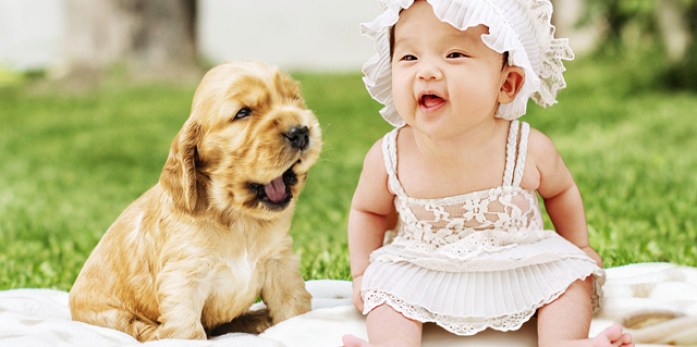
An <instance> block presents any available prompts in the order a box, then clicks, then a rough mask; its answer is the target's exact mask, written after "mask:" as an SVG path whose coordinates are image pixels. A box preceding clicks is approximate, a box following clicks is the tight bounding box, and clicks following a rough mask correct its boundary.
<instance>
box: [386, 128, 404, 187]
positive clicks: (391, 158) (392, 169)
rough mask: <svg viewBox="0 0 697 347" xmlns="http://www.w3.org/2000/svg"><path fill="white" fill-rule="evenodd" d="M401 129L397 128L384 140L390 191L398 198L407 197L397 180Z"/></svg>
mask: <svg viewBox="0 0 697 347" xmlns="http://www.w3.org/2000/svg"><path fill="white" fill-rule="evenodd" d="M399 129H401V128H395V129H393V130H392V131H390V132H389V133H387V134H385V136H384V137H383V138H382V156H383V159H384V161H385V169H386V170H387V184H388V185H389V187H390V190H391V191H392V192H393V193H394V194H397V195H398V196H405V195H406V193H405V192H404V190H403V189H402V185H401V184H400V183H399V179H398V178H397V134H398V133H399Z"/></svg>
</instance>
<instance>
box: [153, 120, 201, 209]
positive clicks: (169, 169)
mask: <svg viewBox="0 0 697 347" xmlns="http://www.w3.org/2000/svg"><path fill="white" fill-rule="evenodd" d="M200 136H201V126H200V125H199V124H198V123H196V122H194V121H187V122H186V123H185V124H184V127H183V128H182V130H180V131H179V134H177V136H176V137H175V138H174V140H172V147H171V148H170V150H169V157H168V158H167V162H165V167H164V168H163V169H162V174H161V175H160V184H161V185H162V186H163V187H164V189H165V190H166V191H167V192H169V193H170V195H171V196H172V199H173V200H174V203H175V204H177V205H180V206H183V207H184V208H186V209H187V210H189V211H192V212H193V211H194V210H195V209H196V202H197V200H198V187H197V168H196V162H197V160H198V158H197V156H198V150H197V144H198V141H199V138H200Z"/></svg>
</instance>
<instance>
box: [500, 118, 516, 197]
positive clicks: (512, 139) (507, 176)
mask: <svg viewBox="0 0 697 347" xmlns="http://www.w3.org/2000/svg"><path fill="white" fill-rule="evenodd" d="M517 145H518V121H517V120H514V121H512V122H511V125H510V127H509V128H508V140H507V141H506V166H505V167H504V169H503V185H504V186H510V185H512V184H513V169H515V155H516V147H517Z"/></svg>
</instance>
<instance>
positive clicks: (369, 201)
mask: <svg viewBox="0 0 697 347" xmlns="http://www.w3.org/2000/svg"><path fill="white" fill-rule="evenodd" d="M381 143H382V141H378V142H376V143H375V144H374V145H373V147H372V148H371V149H370V150H369V151H368V154H367V155H366V157H365V161H364V162H363V171H362V172H361V176H360V178H359V180H358V186H357V187H356V191H355V193H354V194H353V200H352V202H351V211H350V212H349V220H348V243H349V258H350V262H351V277H352V278H353V290H354V295H353V301H354V304H355V305H356V308H358V309H359V310H361V311H362V310H363V302H362V300H361V297H360V284H361V281H362V276H363V272H364V271H365V269H366V268H367V267H368V263H369V261H370V253H371V252H373V251H374V250H376V249H377V248H379V247H381V246H382V242H383V238H384V236H385V231H387V230H388V229H389V228H391V227H392V226H393V225H392V224H393V218H392V217H393V216H394V213H395V212H394V205H393V200H394V195H392V193H390V192H389V190H388V188H387V170H386V169H385V164H384V161H383V156H382V149H381Z"/></svg>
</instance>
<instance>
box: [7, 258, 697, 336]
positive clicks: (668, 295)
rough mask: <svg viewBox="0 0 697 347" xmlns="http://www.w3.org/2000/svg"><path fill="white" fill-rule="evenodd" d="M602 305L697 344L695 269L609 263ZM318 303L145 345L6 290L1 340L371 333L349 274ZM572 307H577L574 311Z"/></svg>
mask: <svg viewBox="0 0 697 347" xmlns="http://www.w3.org/2000/svg"><path fill="white" fill-rule="evenodd" d="M607 275H608V276H607V282H606V284H605V286H604V287H603V290H604V293H605V297H604V300H603V308H602V310H601V311H600V312H599V313H598V314H597V315H596V316H595V317H594V319H593V323H592V326H591V335H595V333H597V332H598V331H600V330H602V329H604V328H605V327H607V326H609V325H610V324H612V323H613V322H620V323H623V324H625V326H627V327H631V328H632V332H633V333H634V336H635V340H636V341H637V342H640V344H638V345H639V346H650V345H651V344H671V345H682V346H697V268H691V267H685V266H677V265H673V264H668V263H642V264H633V265H628V266H623V267H617V268H610V269H607ZM307 288H308V290H309V291H310V292H311V293H312V295H313V297H314V298H313V301H312V307H313V310H312V311H311V312H308V313H306V314H304V315H301V316H298V317H295V318H292V319H289V320H287V321H285V322H282V323H280V324H278V325H276V326H273V327H271V328H270V329H268V330H267V331H266V332H264V333H263V334H261V335H259V336H256V335H249V334H227V335H223V336H219V337H216V338H213V339H211V340H208V341H187V340H162V341H154V342H148V343H145V344H140V343H139V342H138V341H136V340H135V339H134V338H133V337H131V336H130V335H127V334H125V333H122V332H119V331H116V330H112V329H107V328H102V327H98V326H93V325H89V324H85V323H81V322H73V321H72V320H70V311H69V309H68V293H66V292H63V291H58V290H51V289H14V290H7V291H0V346H89V347H95V346H136V345H144V346H148V347H149V346H162V347H165V346H167V347H169V346H244V347H249V346H252V347H253V346H288V347H293V346H303V347H312V346H321V347H327V346H329V347H331V346H340V345H341V336H342V335H343V334H346V333H350V334H355V335H358V336H361V337H366V328H365V320H364V318H363V316H362V315H360V314H359V313H358V312H356V311H355V309H354V308H353V306H352V305H351V284H350V282H346V281H333V280H318V281H308V282H307ZM570 314H573V313H570ZM535 329H536V328H535V322H534V321H531V322H530V323H528V324H526V325H525V326H523V328H522V329H521V330H519V331H516V332H508V333H501V332H496V331H485V332H483V333H481V334H477V335H475V336H471V337H458V336H454V335H451V334H448V333H446V332H445V331H443V330H442V329H440V328H438V327H436V326H433V325H427V326H426V327H425V329H424V337H423V346H424V347H429V346H454V345H463V346H465V345H466V346H474V347H477V346H511V347H516V346H520V347H532V346H536V333H535Z"/></svg>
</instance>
